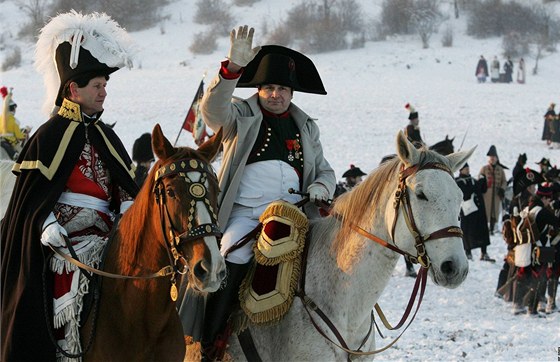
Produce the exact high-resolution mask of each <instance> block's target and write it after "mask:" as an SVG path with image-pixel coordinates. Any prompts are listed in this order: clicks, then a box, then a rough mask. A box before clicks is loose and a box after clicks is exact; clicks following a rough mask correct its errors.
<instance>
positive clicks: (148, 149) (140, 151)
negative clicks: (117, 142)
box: [132, 133, 154, 163]
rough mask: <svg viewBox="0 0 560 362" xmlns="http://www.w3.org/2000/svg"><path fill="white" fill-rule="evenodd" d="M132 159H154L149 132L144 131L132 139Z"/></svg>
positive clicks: (140, 160) (143, 160)
mask: <svg viewBox="0 0 560 362" xmlns="http://www.w3.org/2000/svg"><path fill="white" fill-rule="evenodd" d="M132 160H133V161H134V162H137V163H141V162H149V161H153V160H154V152H153V151H152V135H151V134H149V133H144V134H143V135H141V136H140V137H138V139H137V140H136V141H134V145H133V146H132Z"/></svg>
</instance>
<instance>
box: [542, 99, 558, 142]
mask: <svg viewBox="0 0 560 362" xmlns="http://www.w3.org/2000/svg"><path fill="white" fill-rule="evenodd" d="M554 107H556V104H555V103H550V105H549V106H548V109H547V110H546V113H545V114H544V126H543V133H542V140H543V141H546V144H547V145H548V146H551V144H552V134H553V133H554V132H555V129H554V126H555V123H554V121H555V120H556V111H555V110H554ZM551 148H552V146H551Z"/></svg>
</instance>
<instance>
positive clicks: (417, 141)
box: [404, 103, 424, 147]
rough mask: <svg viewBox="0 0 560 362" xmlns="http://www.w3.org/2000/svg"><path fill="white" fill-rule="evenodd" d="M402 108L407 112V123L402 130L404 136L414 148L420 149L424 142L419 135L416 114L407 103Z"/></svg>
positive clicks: (418, 122)
mask: <svg viewBox="0 0 560 362" xmlns="http://www.w3.org/2000/svg"><path fill="white" fill-rule="evenodd" d="M404 108H406V109H407V110H408V112H409V114H408V120H409V122H408V125H407V126H406V128H405V129H404V134H405V136H406V137H407V138H408V140H409V141H410V142H412V143H413V144H414V145H415V146H416V147H420V146H422V145H423V144H424V141H423V140H422V136H421V135H420V125H419V124H420V119H419V118H418V112H417V111H416V110H415V109H414V107H412V106H411V105H410V103H407V104H406V105H405V106H404Z"/></svg>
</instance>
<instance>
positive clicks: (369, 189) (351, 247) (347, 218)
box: [320, 148, 449, 271]
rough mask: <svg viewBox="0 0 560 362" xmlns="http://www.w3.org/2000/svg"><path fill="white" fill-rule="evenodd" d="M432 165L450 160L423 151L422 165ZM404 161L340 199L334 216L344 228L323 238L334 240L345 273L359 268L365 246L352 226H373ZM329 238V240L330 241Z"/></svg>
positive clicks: (393, 161)
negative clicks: (385, 193)
mask: <svg viewBox="0 0 560 362" xmlns="http://www.w3.org/2000/svg"><path fill="white" fill-rule="evenodd" d="M430 162H438V163H443V164H445V165H446V166H449V161H448V160H447V158H445V157H443V156H441V155H439V154H438V153H436V152H434V151H430V150H428V149H427V148H422V150H421V157H420V162H419V166H422V165H425V164H426V163H430ZM401 165H402V162H401V161H400V160H399V158H398V157H395V158H393V159H391V160H389V161H387V162H385V163H383V164H381V165H380V166H379V167H378V168H377V169H375V170H374V171H373V172H372V173H370V174H369V175H368V176H367V177H366V179H365V180H364V181H363V182H362V183H360V184H359V185H358V186H356V187H355V188H354V189H352V190H351V191H350V192H346V193H344V194H342V195H341V196H339V198H338V199H337V200H336V202H335V203H334V205H333V209H332V213H333V214H336V215H338V216H339V217H340V218H341V220H342V225H341V226H340V229H339V230H338V231H335V232H336V234H334V235H333V234H332V233H330V234H328V235H326V234H323V235H322V237H321V238H320V239H323V240H330V239H333V244H332V252H333V253H334V255H336V258H337V262H338V266H339V267H340V268H341V269H342V270H345V271H351V269H352V266H353V265H356V264H357V263H356V262H357V261H358V260H359V259H360V258H361V255H362V250H363V247H364V245H365V240H364V239H363V237H362V236H361V235H360V234H358V233H356V232H355V231H353V230H352V228H351V225H357V226H360V227H362V228H364V229H366V230H367V229H368V227H367V225H371V224H372V222H373V219H374V217H375V214H376V212H378V207H377V206H376V205H378V204H379V202H380V200H381V195H383V193H384V192H385V191H386V189H387V187H388V186H389V185H391V184H392V183H394V182H395V181H396V180H395V179H396V178H397V177H398V171H399V169H400V166H401ZM330 222H331V223H332V224H333V227H334V224H335V223H336V219H335V218H332V219H331V220H330ZM328 231H332V229H331V228H328V230H327V229H325V230H324V231H320V232H323V233H326V232H328ZM327 237H329V239H327Z"/></svg>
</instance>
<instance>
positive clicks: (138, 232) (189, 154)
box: [118, 147, 208, 272]
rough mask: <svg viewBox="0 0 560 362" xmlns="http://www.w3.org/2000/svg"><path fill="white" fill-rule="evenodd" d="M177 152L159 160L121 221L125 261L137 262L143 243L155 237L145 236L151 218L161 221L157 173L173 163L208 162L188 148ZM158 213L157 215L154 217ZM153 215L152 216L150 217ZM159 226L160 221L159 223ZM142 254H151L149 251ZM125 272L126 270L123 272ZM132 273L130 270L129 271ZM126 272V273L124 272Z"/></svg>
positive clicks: (122, 247)
mask: <svg viewBox="0 0 560 362" xmlns="http://www.w3.org/2000/svg"><path fill="white" fill-rule="evenodd" d="M175 150H176V152H175V154H173V155H172V156H171V157H169V158H168V159H167V160H165V162H164V161H162V160H158V161H157V162H156V163H155V164H154V166H153V167H152V169H151V170H150V172H149V173H148V176H147V177H146V180H145V181H144V184H143V185H142V187H141V188H140V192H139V193H138V195H137V196H136V198H135V200H134V204H133V205H132V206H131V207H130V209H128V211H127V212H126V213H125V214H123V216H122V218H121V221H120V223H119V225H118V228H119V231H120V234H121V239H122V240H121V243H122V246H121V248H120V253H121V255H120V257H121V258H124V259H125V260H136V258H137V254H138V253H139V252H140V250H141V249H143V248H142V245H143V241H144V240H145V239H147V241H153V239H154V236H151V237H150V236H149V235H144V234H145V230H146V227H147V226H148V224H149V223H150V222H151V221H150V217H156V218H158V220H159V213H158V212H157V208H156V204H155V196H154V186H155V181H156V180H155V174H156V171H157V170H158V169H159V168H160V167H162V166H164V165H166V164H169V163H171V162H174V161H177V160H180V159H185V158H189V159H190V158H193V159H197V160H201V161H204V162H208V160H207V159H206V158H205V157H203V156H202V155H201V153H200V152H198V151H197V150H195V149H192V148H188V147H180V148H175ZM154 213H157V215H153V214H154ZM150 215H152V216H150ZM157 223H158V224H159V221H158V222H157ZM152 245H158V244H157V243H152ZM142 252H149V251H148V250H147V249H146V250H143V251H142ZM129 266H130V267H132V265H127V266H124V265H123V267H124V268H128V267H129ZM123 271H124V270H123ZM129 271H130V270H129ZM124 272H126V271H124Z"/></svg>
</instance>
